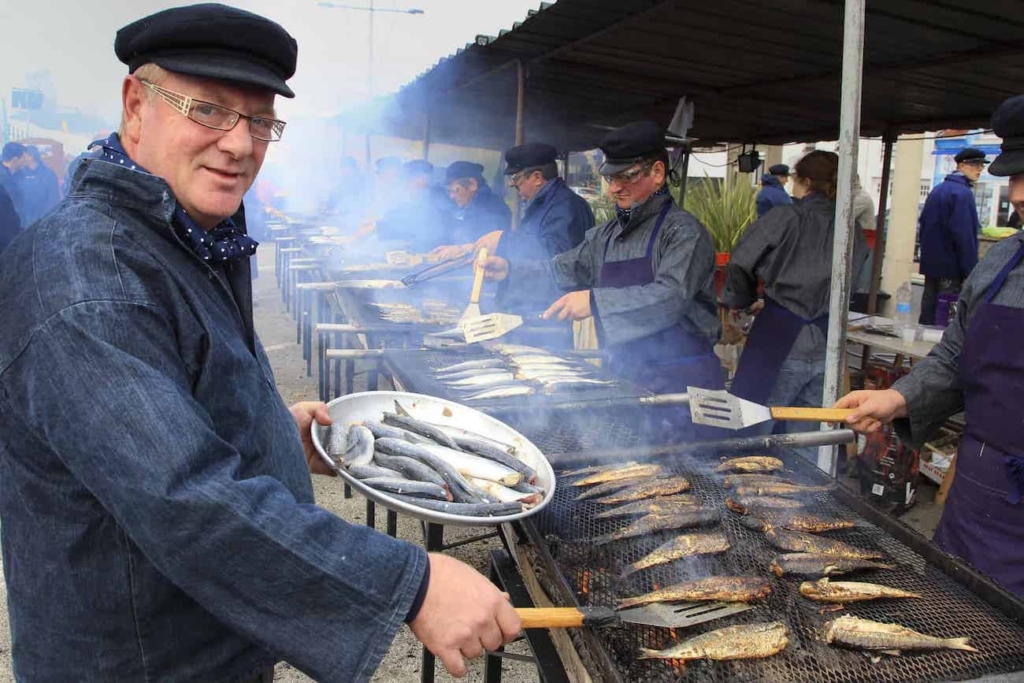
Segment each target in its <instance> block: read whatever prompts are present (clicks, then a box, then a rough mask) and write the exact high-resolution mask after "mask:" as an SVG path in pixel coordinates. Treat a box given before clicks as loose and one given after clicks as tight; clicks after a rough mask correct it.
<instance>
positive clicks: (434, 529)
mask: <svg viewBox="0 0 1024 683" xmlns="http://www.w3.org/2000/svg"><path fill="white" fill-rule="evenodd" d="M423 544H424V545H425V546H426V547H427V552H428V553H433V552H440V551H441V550H444V525H443V524H434V523H433V522H427V523H426V528H425V529H424V532H423Z"/></svg>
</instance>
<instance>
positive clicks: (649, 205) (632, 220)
mask: <svg viewBox="0 0 1024 683" xmlns="http://www.w3.org/2000/svg"><path fill="white" fill-rule="evenodd" d="M662 190H664V191H662ZM666 199H667V200H669V201H672V195H671V194H669V192H668V185H667V184H665V185H662V187H661V188H659V189H658V190H657V191H656V192H655V193H654V194H652V195H651V196H650V197H648V198H647V199H645V200H644V201H643V202H641V203H639V204H634V205H633V206H632V208H630V210H629V218H628V220H626V221H623V220H622V217H621V216H619V215H618V212H616V218H615V220H616V222H618V224H619V226H620V227H621V229H622V234H623V235H626V234H628V233H630V232H632V231H633V230H636V229H637V227H639V226H640V225H641V224H643V223H644V221H646V220H647V219H648V218H650V217H651V216H654V215H657V213H658V212H659V211H661V207H662V206H663V205H664V204H665V200H666Z"/></svg>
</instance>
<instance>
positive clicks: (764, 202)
mask: <svg viewBox="0 0 1024 683" xmlns="http://www.w3.org/2000/svg"><path fill="white" fill-rule="evenodd" d="M787 182H789V166H787V165H786V164H775V165H774V166H772V167H771V168H769V169H768V172H767V173H766V174H764V176H762V177H761V191H760V192H758V193H757V217H758V218H760V217H761V216H763V215H765V214H766V213H768V212H769V211H771V210H772V209H773V208H775V207H776V206H783V205H785V204H792V203H793V199H792V197H790V196H789V194H787V193H786V183H787Z"/></svg>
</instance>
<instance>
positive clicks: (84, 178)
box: [69, 158, 177, 226]
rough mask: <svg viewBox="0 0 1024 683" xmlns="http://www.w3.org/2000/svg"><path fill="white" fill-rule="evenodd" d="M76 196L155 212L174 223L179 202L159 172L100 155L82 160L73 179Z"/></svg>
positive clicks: (158, 218) (162, 221) (165, 221)
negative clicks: (131, 165)
mask: <svg viewBox="0 0 1024 683" xmlns="http://www.w3.org/2000/svg"><path fill="white" fill-rule="evenodd" d="M71 186H72V189H71V192H70V193H69V195H70V196H72V197H83V198H91V199H99V200H100V201H102V202H104V203H107V204H109V205H111V206H120V207H125V208H128V209H131V210H133V211H138V212H141V213H144V214H146V215H148V216H151V217H152V218H153V219H155V220H156V221H158V222H159V223H160V224H163V225H167V226H170V224H171V219H172V218H173V216H174V210H175V208H176V207H177V202H176V201H175V199H174V195H173V194H172V193H171V188H170V186H169V185H168V184H167V182H166V181H165V180H164V179H163V178H160V177H159V176H155V175H150V174H149V173H146V172H144V171H140V170H137V169H136V170H132V169H130V168H125V167H123V166H120V165H118V164H111V163H108V162H105V161H101V160H100V159H97V158H86V159H83V160H82V163H81V164H79V166H78V169H77V170H76V171H75V175H74V178H73V179H72V182H71Z"/></svg>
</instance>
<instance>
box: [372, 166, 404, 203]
mask: <svg viewBox="0 0 1024 683" xmlns="http://www.w3.org/2000/svg"><path fill="white" fill-rule="evenodd" d="M402 167H403V164H402V159H401V158H400V157H394V156H390V157H381V158H380V159H377V163H376V164H375V169H376V172H375V174H374V177H373V203H372V212H373V213H372V217H373V218H375V219H376V218H380V217H381V216H383V215H384V214H386V213H387V212H388V211H390V210H391V209H393V208H394V207H395V206H397V205H398V204H400V203H401V202H402V200H403V195H404V192H403V188H402V185H403V182H402V180H403V179H402Z"/></svg>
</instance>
